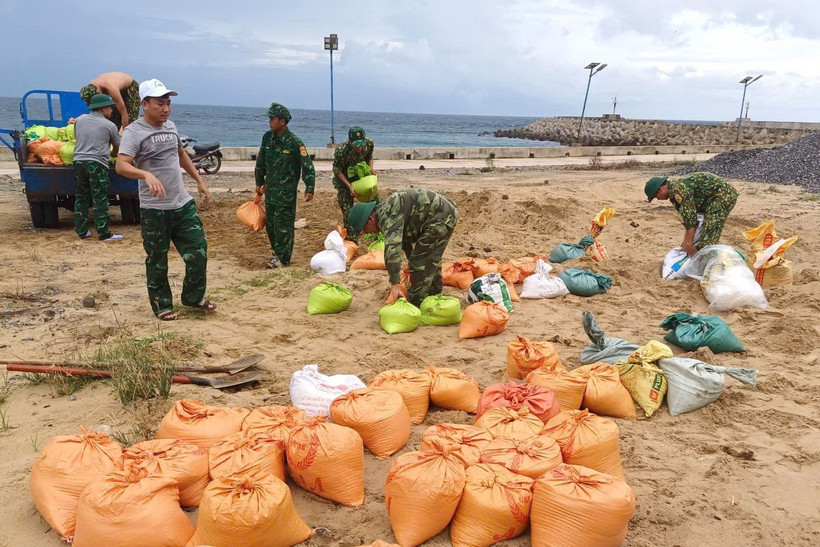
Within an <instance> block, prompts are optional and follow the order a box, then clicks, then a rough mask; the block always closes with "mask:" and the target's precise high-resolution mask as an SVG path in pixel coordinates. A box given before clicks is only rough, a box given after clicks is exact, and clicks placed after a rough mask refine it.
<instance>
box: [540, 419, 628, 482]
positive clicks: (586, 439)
mask: <svg viewBox="0 0 820 547" xmlns="http://www.w3.org/2000/svg"><path fill="white" fill-rule="evenodd" d="M544 434H545V435H549V436H550V437H552V438H553V439H555V440H556V441H557V442H558V445H559V446H560V447H561V454H562V456H563V458H564V462H565V463H571V464H574V465H583V466H585V467H589V468H591V469H595V470H596V471H600V472H601V473H608V474H610V475H612V476H614V477H617V478H619V479H621V480H626V479H625V477H624V470H623V468H622V467H621V445H620V439H619V434H620V430H619V429H618V425H617V424H616V423H615V422H613V421H612V420H610V419H608V418H601V417H600V416H596V415H595V414H592V413H590V412H589V411H588V410H565V411H562V412H561V413H560V414H558V416H556V417H554V418H553V419H551V420H550V421H549V422H547V424H546V425H545V426H544Z"/></svg>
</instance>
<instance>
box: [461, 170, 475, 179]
mask: <svg viewBox="0 0 820 547" xmlns="http://www.w3.org/2000/svg"><path fill="white" fill-rule="evenodd" d="M474 174H475V173H473V172H472V171H470V170H469V169H464V170H463V171H461V172H460V173H459V175H462V176H466V177H470V176H473V175H474Z"/></svg>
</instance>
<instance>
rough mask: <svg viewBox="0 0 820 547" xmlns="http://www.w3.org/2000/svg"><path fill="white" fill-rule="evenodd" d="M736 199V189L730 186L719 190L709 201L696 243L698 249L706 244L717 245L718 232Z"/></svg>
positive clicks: (721, 229)
mask: <svg viewBox="0 0 820 547" xmlns="http://www.w3.org/2000/svg"><path fill="white" fill-rule="evenodd" d="M736 201H737V190H735V189H734V188H732V187H731V186H727V188H725V189H722V190H720V191H719V192H718V193H716V194H715V196H714V197H713V198H712V199H711V201H709V204H708V205H707V206H706V210H705V211H704V214H703V224H702V225H701V228H700V241H699V242H698V244H697V248H698V249H702V248H703V247H706V246H707V245H717V244H718V242H719V241H720V234H721V232H723V225H724V224H726V219H727V218H728V217H729V213H731V212H732V209H734V207H735V202H736Z"/></svg>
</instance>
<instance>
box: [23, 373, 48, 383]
mask: <svg viewBox="0 0 820 547" xmlns="http://www.w3.org/2000/svg"><path fill="white" fill-rule="evenodd" d="M23 379H24V380H25V381H26V382H28V383H30V384H31V385H33V386H36V385H39V384H44V383H46V382H48V375H47V374H40V373H39V372H26V373H25V374H23Z"/></svg>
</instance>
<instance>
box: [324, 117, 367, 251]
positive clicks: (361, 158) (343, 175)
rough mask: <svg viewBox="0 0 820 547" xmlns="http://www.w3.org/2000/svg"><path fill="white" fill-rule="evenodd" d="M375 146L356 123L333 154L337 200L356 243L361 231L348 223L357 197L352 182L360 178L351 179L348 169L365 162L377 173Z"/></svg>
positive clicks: (334, 184)
mask: <svg viewBox="0 0 820 547" xmlns="http://www.w3.org/2000/svg"><path fill="white" fill-rule="evenodd" d="M374 146H375V145H374V144H373V141H372V140H371V139H370V138H369V137H366V136H365V133H364V129H362V128H361V127H359V126H358V125H354V126H353V127H351V128H350V129H348V131H347V142H345V143H342V145H341V146H340V147H339V148H337V149H336V153H335V154H334V156H333V187H334V188H336V201H337V203H338V204H339V209H341V211H342V222H343V223H344V224H345V228H347V239H349V240H350V241H354V242H356V243H358V241H359V233H358V231H357V230H353V229H352V228H351V227H350V226H349V225H348V223H347V212H348V211H349V210H350V208H351V207H353V201H354V199H355V198H356V192H354V191H353V185H352V184H351V182H354V181H356V180H358V177H356V178H354V179H353V180H349V179H348V176H347V170H348V169H350V168H351V167H353V166H354V165H356V164H358V163H361V162H364V163H366V164H367V166H368V167H370V174H371V175H376V174H377V173H376V171H375V170H374V169H373V148H374Z"/></svg>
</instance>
